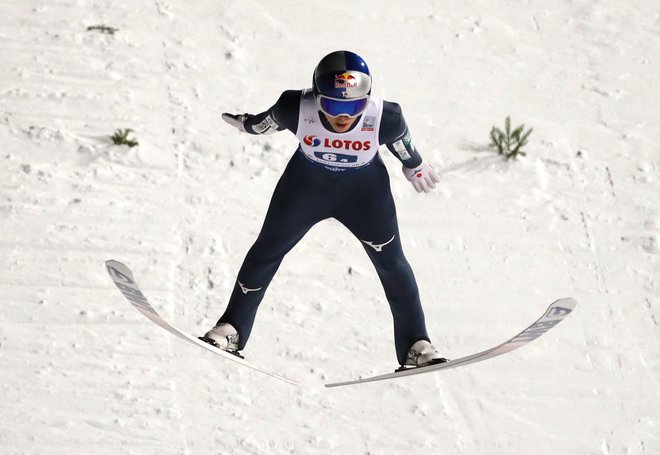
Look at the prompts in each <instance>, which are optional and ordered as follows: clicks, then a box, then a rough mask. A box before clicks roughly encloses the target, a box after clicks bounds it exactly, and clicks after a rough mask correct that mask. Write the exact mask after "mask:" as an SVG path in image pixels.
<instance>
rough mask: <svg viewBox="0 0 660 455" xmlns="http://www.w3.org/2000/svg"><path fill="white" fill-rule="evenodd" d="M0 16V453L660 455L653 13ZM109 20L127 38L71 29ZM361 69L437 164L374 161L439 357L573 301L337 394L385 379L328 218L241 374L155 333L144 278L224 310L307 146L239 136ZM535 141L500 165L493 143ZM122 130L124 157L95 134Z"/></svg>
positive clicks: (188, 316) (346, 252)
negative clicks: (425, 184) (329, 60)
mask: <svg viewBox="0 0 660 455" xmlns="http://www.w3.org/2000/svg"><path fill="white" fill-rule="evenodd" d="M407 6H408V7H409V9H406V10H402V5H401V3H400V2H394V1H387V2H384V1H375V0H370V1H366V2H355V3H352V4H339V3H328V2H323V3H321V2H293V1H278V2H257V1H247V2H236V1H210V0H200V1H197V2H184V1H181V0H152V1H146V0H140V1H134V2H129V1H126V0H119V1H115V2H110V1H103V0H99V1H94V2H85V1H82V0H58V1H52V2H41V1H36V0H24V1H20V2H19V1H16V0H14V1H4V2H2V4H0V53H1V55H2V61H3V65H2V66H0V144H2V145H1V153H0V163H2V165H1V166H0V189H1V193H0V258H1V259H0V264H1V265H2V269H3V270H4V273H3V274H2V277H0V304H1V305H2V306H1V308H2V311H0V366H1V368H0V390H1V391H2V395H1V397H2V399H1V400H0V422H1V423H0V428H1V429H0V447H2V450H1V451H2V453H3V454H4V453H6V454H37V453H39V454H41V453H49V454H51V453H53V454H54V453H94V454H117V453H132V454H155V453H159V454H161V453H177V454H197V453H200V454H201V453H222V454H236V453H255V454H271V453H300V454H307V453H318V454H321V453H323V454H325V453H379V454H381V453H404V452H405V453H415V454H417V453H420V454H421V453H424V454H427V453H428V454H431V453H433V454H435V453H445V454H458V453H461V454H477V453H478V454H504V453H506V454H517V453H535V454H555V453H562V454H610V453H612V454H615V453H616V454H619V453H631V454H638V453H639V454H643V453H648V454H652V453H659V452H660V438H658V436H657V433H658V431H657V430H658V421H659V420H660V411H658V405H657V403H659V402H660V387H659V386H660V384H659V382H660V381H659V380H658V377H659V376H660V358H659V355H660V341H659V339H660V338H659V336H658V320H659V318H660V316H659V315H658V306H659V305H660V280H659V276H660V273H659V272H660V265H659V264H660V151H659V146H660V133H658V128H657V120H656V119H657V114H654V112H656V111H657V106H658V105H660V94H659V93H660V92H658V87H659V86H660V76H659V75H660V60H659V58H660V6H659V5H658V4H657V2H652V1H642V0H634V1H623V0H609V1H605V0H597V1H588V0H574V1H569V0H566V1H558V0H551V1H540V0H530V1H526V2H510V1H499V0H498V1H490V2H487V1H471V2H461V1H456V0H451V1H444V2H416V3H414V4H412V3H408V4H407ZM93 25H106V26H110V27H116V28H117V29H118V31H117V32H116V33H115V34H114V35H109V34H103V33H100V32H99V31H87V27H89V26H93ZM342 48H347V49H351V50H355V51H357V52H359V53H360V54H362V55H363V56H364V57H365V59H366V60H367V61H368V62H369V65H370V67H371V70H372V72H373V73H374V75H375V78H374V81H375V86H374V91H375V92H378V93H379V94H381V95H383V96H385V97H386V98H387V99H390V100H392V101H397V102H399V103H400V104H401V105H402V107H403V109H404V113H405V115H406V119H407V121H408V123H409V125H410V128H411V130H412V133H413V136H414V138H415V141H416V144H417V146H418V147H419V149H420V151H421V152H422V154H423V155H424V157H425V158H426V159H428V160H429V161H431V162H432V163H434V164H435V165H436V167H437V168H439V169H440V170H441V172H442V178H443V180H442V183H441V184H440V185H439V188H437V189H436V191H435V192H433V193H431V194H428V195H426V194H424V195H419V194H417V193H415V192H414V190H413V189H412V187H411V186H410V184H409V183H408V182H406V181H405V179H404V177H403V176H402V175H401V173H400V170H399V166H398V161H396V160H395V159H394V158H393V157H391V156H388V152H384V153H383V155H384V159H385V161H386V164H387V166H388V168H389V169H390V171H391V172H390V173H391V178H392V186H393V191H394V193H395V197H396V199H397V203H398V209H399V210H398V211H399V217H400V227H401V232H402V237H403V242H404V247H405V250H406V253H407V255H408V258H409V260H410V262H411V263H412V265H413V268H414V270H415V273H416V276H417V279H418V282H419V285H420V288H421V292H422V297H423V301H424V305H425V309H426V315H427V321H428V326H429V330H430V331H431V335H432V338H433V341H434V344H436V345H437V346H438V347H440V348H441V349H442V350H443V352H445V353H446V355H447V356H449V357H459V356H462V355H466V354H470V353H472V352H476V351H478V350H481V349H484V348H487V347H490V346H491V345H493V344H495V343H499V342H502V341H504V340H506V339H507V338H508V337H510V336H511V335H513V334H515V333H516V332H517V331H518V330H519V329H522V328H523V327H524V326H525V325H526V324H528V323H530V322H532V321H533V320H534V319H535V318H536V317H537V316H538V314H539V313H540V312H541V311H543V309H544V308H545V307H546V306H547V305H548V304H549V303H550V302H551V301H553V300H555V299H556V298H560V297H566V296H571V297H574V298H575V299H577V300H578V302H579V304H578V307H577V309H576V311H575V313H574V314H573V315H571V316H570V317H569V318H568V319H567V320H566V321H565V322H564V323H562V324H561V325H560V326H559V327H557V328H556V329H555V330H553V331H552V332H550V333H549V334H547V335H545V336H544V337H543V338H541V339H539V340H538V341H535V342H534V343H533V344H532V345H530V346H529V347H526V348H524V349H522V350H520V351H516V352H513V353H511V354H508V355H506V356H503V357H499V358H497V359H496V360H491V361H488V362H484V363H481V364H478V365H473V366H469V367H465V368H462V369H457V370H454V371H447V372H442V373H438V374H429V375H422V376H416V377H413V378H406V379H401V380H397V381H390V382H385V383H378V384H369V385H362V386H356V387H354V388H341V389H332V390H326V389H323V387H322V384H323V383H324V382H329V381H331V380H342V379H351V378H356V377H359V376H361V375H364V374H368V373H379V372H384V371H388V370H389V369H390V368H393V367H395V358H394V352H393V343H392V335H391V331H392V330H391V317H390V315H389V310H388V307H387V303H386V301H385V299H384V295H383V292H382V290H381V288H380V286H379V283H378V280H377V277H376V275H375V272H374V271H373V269H372V267H371V264H370V263H369V262H368V259H367V258H366V256H365V255H364V252H363V251H362V248H361V246H360V243H359V241H357V240H356V239H354V238H352V237H351V236H350V234H349V233H348V232H347V231H346V230H345V229H344V228H343V227H342V226H341V225H339V224H338V223H335V222H332V221H328V222H325V223H322V224H319V225H318V226H316V227H315V228H314V229H313V230H312V231H311V232H310V233H309V235H308V236H307V237H306V238H305V239H304V240H303V241H302V242H301V243H300V244H299V245H298V246H297V247H296V249H295V250H294V251H293V252H292V253H291V254H290V255H289V256H288V257H287V258H286V259H285V261H284V263H283V265H282V268H281V269H280V272H279V274H278V275H277V276H276V278H275V280H274V281H273V283H272V285H271V287H270V289H269V291H268V294H267V297H266V299H265V300H264V303H263V305H262V308H261V310H260V314H259V317H258V319H257V324H256V326H255V330H254V332H253V336H252V338H251V340H250V344H249V346H248V349H247V350H246V352H245V354H246V355H247V356H248V357H249V359H250V360H252V361H253V362H255V363H258V364H261V365H263V366H265V367H267V368H269V369H271V370H274V371H279V372H282V373H284V374H286V376H289V377H293V378H296V379H298V380H299V381H301V382H302V383H304V385H303V386H301V387H293V386H289V385H286V384H283V383H280V382H278V381H276V380H273V379H271V378H268V377H266V376H261V375H258V374H257V373H255V372H253V371H251V370H248V369H242V368H240V367H236V366H235V365H234V364H232V363H230V362H225V361H223V360H222V359H219V358H217V357H215V356H213V355H212V354H210V353H207V352H205V351H203V350H201V349H197V348H195V347H194V346H189V345H187V344H185V343H182V342H180V340H178V339H176V338H174V337H173V336H171V335H169V334H168V333H166V332H165V331H163V330H162V329H160V328H158V327H156V326H154V325H153V324H151V323H150V322H149V321H147V320H146V319H144V318H143V317H142V316H141V315H140V314H138V313H137V312H136V311H135V310H134V309H133V308H131V307H130V306H129V305H128V304H127V303H126V302H125V301H124V299H123V298H122V297H121V295H120V294H119V293H118V292H117V290H116V289H115V288H114V286H113V284H112V282H111V280H110V279H109V277H108V276H107V275H106V273H105V270H104V266H103V263H104V261H105V260H106V259H110V258H113V259H119V260H122V261H125V262H126V263H127V264H128V265H130V266H131V268H132V269H133V271H134V272H135V274H136V277H137V278H138V280H139V281H140V284H141V287H142V288H143V290H144V291H145V293H147V295H149V297H150V298H151V300H152V301H153V303H154V305H156V306H157V307H158V308H159V310H160V311H162V312H163V314H164V315H166V316H167V317H168V318H170V319H172V320H173V321H176V323H177V325H178V326H180V327H182V328H185V329H187V330H189V331H190V332H191V333H203V332H204V331H205V330H207V329H208V328H209V327H211V326H212V325H213V323H214V322H215V320H216V319H217V318H218V316H219V315H220V314H221V313H222V310H223V309H224V305H225V304H226V301H227V298H228V296H229V294H230V292H231V289H232V286H233V284H234V280H235V274H236V272H237V270H238V267H239V266H240V263H241V262H242V259H243V256H244V254H245V253H246V251H247V249H248V248H249V246H250V245H251V243H252V241H253V240H254V238H255V236H256V234H257V232H258V230H259V228H260V227H261V221H262V218H263V215H264V213H265V209H266V207H267V205H268V201H269V198H270V194H271V192H272V189H273V187H274V185H275V183H276V181H277V179H278V178H279V175H280V173H281V172H282V171H283V169H284V166H285V165H286V162H287V161H288V159H289V157H290V156H291V154H292V153H293V150H294V149H295V145H296V142H295V138H293V137H292V136H291V135H290V134H287V133H281V134H278V135H275V136H269V137H267V138H260V137H253V136H248V135H241V134H238V133H237V132H236V131H235V130H233V129H232V128H231V127H229V126H228V125H226V124H224V123H223V122H221V121H220V113H222V112H224V111H229V112H245V111H248V112H253V113H256V112H260V111H262V110H264V109H266V108H267V107H269V106H270V105H271V104H272V103H273V102H274V101H275V100H276V99H277V97H278V95H279V93H280V92H281V91H282V90H284V89H287V88H302V87H305V86H307V85H309V84H310V80H311V72H312V70H313V67H314V65H315V64H316V63H317V61H318V60H319V59H320V58H321V57H322V56H323V55H325V54H326V53H327V52H329V51H332V50H335V49H342ZM507 115H511V116H512V120H513V123H514V124H515V125H517V124H520V123H525V124H526V125H528V126H530V127H533V128H534V132H533V133H532V136H531V141H530V144H529V145H528V146H527V148H526V149H527V152H528V156H527V157H524V158H522V159H520V160H517V161H515V162H505V161H503V160H501V159H500V158H499V157H497V156H496V155H494V154H493V152H492V151H489V150H488V148H487V145H488V132H489V130H490V128H491V127H492V126H493V125H497V126H502V124H503V120H504V117H505V116H507ZM118 128H132V129H133V130H134V133H133V136H134V137H135V138H136V139H138V140H139V142H140V146H139V147H136V148H131V149H129V148H128V147H125V146H124V147H117V146H114V145H113V144H112V143H111V141H110V140H109V138H108V137H109V136H110V135H111V134H112V133H113V132H114V131H115V130H116V129H118Z"/></svg>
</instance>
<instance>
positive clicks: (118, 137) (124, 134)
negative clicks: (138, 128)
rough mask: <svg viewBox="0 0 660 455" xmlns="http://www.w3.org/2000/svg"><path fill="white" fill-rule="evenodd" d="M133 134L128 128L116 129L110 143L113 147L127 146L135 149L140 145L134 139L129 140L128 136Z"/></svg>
mask: <svg viewBox="0 0 660 455" xmlns="http://www.w3.org/2000/svg"><path fill="white" fill-rule="evenodd" d="M132 132H133V130H132V129H130V128H124V129H118V130H117V131H115V134H113V135H112V136H110V138H111V139H112V143H113V144H115V145H128V146H129V147H137V146H138V145H140V143H139V142H138V141H137V140H136V139H129V138H128V135H129V134H131V133H132Z"/></svg>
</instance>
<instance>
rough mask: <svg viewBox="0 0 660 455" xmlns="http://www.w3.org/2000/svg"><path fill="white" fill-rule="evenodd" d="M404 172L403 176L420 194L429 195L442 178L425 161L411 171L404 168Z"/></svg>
mask: <svg viewBox="0 0 660 455" xmlns="http://www.w3.org/2000/svg"><path fill="white" fill-rule="evenodd" d="M402 170H403V175H405V176H406V179H408V181H409V182H410V183H412V184H413V186H414V187H415V190H417V192H418V193H421V192H422V191H424V192H425V193H428V192H429V191H431V189H432V188H435V184H436V183H438V182H440V177H439V176H438V173H437V172H435V169H433V166H431V165H430V164H429V163H427V162H426V161H424V160H422V162H421V163H420V164H419V166H417V167H414V168H412V169H409V168H407V167H405V166H403V169H402Z"/></svg>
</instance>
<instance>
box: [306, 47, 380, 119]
mask: <svg viewBox="0 0 660 455" xmlns="http://www.w3.org/2000/svg"><path fill="white" fill-rule="evenodd" d="M312 89H313V91H314V95H315V97H316V101H317V104H318V106H319V109H320V110H321V111H322V112H324V113H326V114H328V115H330V116H333V117H334V116H338V115H342V114H344V115H349V116H356V115H359V114H361V113H362V112H364V110H365V109H366V107H367V104H368V102H369V95H370V94H371V74H370V73H369V67H368V66H367V64H366V62H365V61H364V59H362V57H360V56H359V55H357V54H355V53H353V52H350V51H335V52H332V53H330V54H328V55H326V56H325V57H323V58H322V59H321V61H320V62H319V64H318V65H317V66H316V69H315V70H314V78H313V80H312Z"/></svg>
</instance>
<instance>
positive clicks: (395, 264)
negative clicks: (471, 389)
mask: <svg viewBox="0 0 660 455" xmlns="http://www.w3.org/2000/svg"><path fill="white" fill-rule="evenodd" d="M245 126H246V131H247V132H248V133H251V134H269V133H273V132H275V131H281V130H284V129H288V130H290V131H291V132H293V133H294V134H295V135H296V137H297V138H298V140H299V141H300V145H299V146H298V148H297V150H296V152H295V153H294V154H293V156H292V158H291V159H290V161H289V163H288V165H287V167H286V169H285V171H284V173H283V174H282V176H281V178H280V180H279V182H278V183H277V186H276V187H275V191H274V193H273V196H272V199H271V202H270V206H269V208H268V211H267V214H266V217H265V220H264V224H263V227H262V228H261V231H260V233H259V236H258V238H257V240H256V242H255V243H254V245H253V246H252V247H251V248H250V250H249V252H248V253H247V256H246V257H245V260H244V262H243V265H242V266H241V269H240V271H239V273H238V278H237V282H236V284H235V287H234V290H233V292H232V294H231V297H230V300H229V303H228V306H227V309H226V310H225V312H224V314H223V315H222V317H221V318H220V320H219V321H218V323H223V322H224V323H229V324H231V325H233V326H234V327H235V328H236V330H237V331H238V334H239V349H243V347H244V346H245V343H246V342H247V340H248V339H249V337H250V332H251V330H252V326H253V324H254V319H255V316H256V313H257V309H258V307H259V304H260V303H261V301H262V299H263V297H264V294H265V292H266V289H267V288H268V285H269V284H270V282H271V280H272V279H273V276H274V275H275V273H276V271H277V269H278V267H279V266H280V263H281V262H282V259H283V258H284V256H285V255H286V254H287V253H288V252H289V251H290V250H291V249H292V248H293V247H294V246H295V245H296V244H297V243H298V241H300V240H301V239H302V238H303V236H304V235H305V234H306V233H307V232H308V231H309V230H310V229H311V228H312V226H314V225H315V224H316V223H318V222H320V221H322V220H325V219H328V218H334V219H336V220H338V221H339V222H340V223H342V224H343V225H344V226H346V227H347V228H348V229H349V230H350V231H351V232H352V233H353V235H355V237H357V238H358V239H359V240H360V242H361V243H362V245H363V247H364V250H365V251H366V253H367V255H368V256H369V259H371V262H372V263H373V265H374V267H375V268H376V271H377V273H378V277H379V278H380V281H381V283H382V286H383V288H384V290H385V296H386V298H387V301H388V302H389V305H390V309H391V312H392V316H393V319H394V340H395V348H396V354H397V359H398V361H399V363H400V364H403V363H404V361H405V359H406V354H407V352H408V349H409V348H410V346H411V345H412V344H413V343H414V342H416V341H418V340H422V339H424V340H427V341H430V340H429V338H428V334H427V331H426V326H425V321H424V313H423V310H422V305H421V302H420V298H419V291H418V288H417V283H416V281H415V277H414V275H413V271H412V269H411V267H410V265H409V264H408V261H407V260H406V258H405V256H404V253H403V250H402V247H401V239H400V238H399V228H398V224H397V216H396V209H395V205H394V199H393V197H392V193H391V190H390V183H389V176H388V173H387V170H386V168H385V165H384V164H383V162H382V160H381V158H380V155H379V154H378V147H379V145H383V144H384V145H386V146H387V148H388V149H389V150H390V151H391V152H393V153H394V155H395V156H396V157H397V158H398V159H399V160H401V162H402V163H403V164H404V166H406V167H410V168H412V167H414V166H417V165H418V164H419V163H420V162H421V156H420V155H419V153H418V152H417V151H416V149H415V147H414V146H413V145H412V141H411V140H410V135H409V133H408V128H407V126H406V124H405V121H404V120H403V116H402V115H401V109H400V107H399V106H398V105H397V104H395V103H389V102H387V101H383V100H382V99H380V98H378V97H376V96H373V95H372V96H371V97H370V99H369V105H368V107H367V109H366V111H365V112H363V113H362V114H361V115H360V116H359V117H358V118H357V120H356V121H355V123H354V125H353V126H352V128H351V129H350V130H349V131H347V132H345V133H336V132H334V131H333V130H332V128H331V127H330V125H329V124H328V123H327V120H326V119H325V118H324V116H323V114H321V113H320V112H319V111H318V110H317V107H316V104H315V100H314V95H313V93H312V92H311V90H302V91H301V90H289V91H286V92H284V93H283V94H282V96H281V97H280V99H279V100H278V102H277V103H276V104H275V105H274V106H273V107H271V108H270V109H269V110H268V111H266V112H263V113H261V114H259V115H256V116H252V115H249V116H248V119H247V120H246V122H245Z"/></svg>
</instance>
